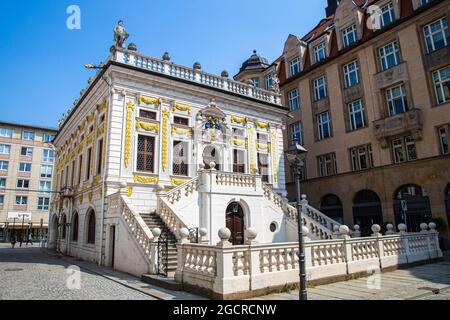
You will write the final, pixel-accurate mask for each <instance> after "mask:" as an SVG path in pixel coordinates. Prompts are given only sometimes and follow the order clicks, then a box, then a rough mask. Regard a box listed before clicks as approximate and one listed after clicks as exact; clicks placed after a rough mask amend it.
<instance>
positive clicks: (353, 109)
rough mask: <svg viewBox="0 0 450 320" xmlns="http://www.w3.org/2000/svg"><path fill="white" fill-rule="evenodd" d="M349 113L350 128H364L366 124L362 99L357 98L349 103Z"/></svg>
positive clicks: (352, 129)
mask: <svg viewBox="0 0 450 320" xmlns="http://www.w3.org/2000/svg"><path fill="white" fill-rule="evenodd" d="M348 114H349V117H350V130H351V131H354V130H357V129H361V128H364V127H365V126H366V120H365V118H366V117H365V110H364V105H363V102H362V100H356V101H353V102H351V103H349V104H348Z"/></svg>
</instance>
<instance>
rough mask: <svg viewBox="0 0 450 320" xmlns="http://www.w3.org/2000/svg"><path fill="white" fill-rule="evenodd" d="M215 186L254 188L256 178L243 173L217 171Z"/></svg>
mask: <svg viewBox="0 0 450 320" xmlns="http://www.w3.org/2000/svg"><path fill="white" fill-rule="evenodd" d="M216 184H217V185H219V186H230V187H241V188H242V187H244V188H246V187H248V188H256V176H255V175H250V174H243V173H233V172H222V171H217V173H216Z"/></svg>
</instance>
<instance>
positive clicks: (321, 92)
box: [313, 76, 328, 101]
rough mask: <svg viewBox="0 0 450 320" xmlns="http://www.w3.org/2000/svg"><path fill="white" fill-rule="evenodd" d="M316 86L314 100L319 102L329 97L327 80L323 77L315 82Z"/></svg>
mask: <svg viewBox="0 0 450 320" xmlns="http://www.w3.org/2000/svg"><path fill="white" fill-rule="evenodd" d="M313 86H314V99H315V101H319V100H321V99H324V98H326V97H327V96H328V88H327V78H326V77H325V76H321V77H319V78H317V79H315V80H314V81H313Z"/></svg>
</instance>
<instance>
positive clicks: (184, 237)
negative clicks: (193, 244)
mask: <svg viewBox="0 0 450 320" xmlns="http://www.w3.org/2000/svg"><path fill="white" fill-rule="evenodd" d="M178 234H179V236H180V243H187V242H188V238H189V230H188V229H187V228H181V229H180V230H179V231H178Z"/></svg>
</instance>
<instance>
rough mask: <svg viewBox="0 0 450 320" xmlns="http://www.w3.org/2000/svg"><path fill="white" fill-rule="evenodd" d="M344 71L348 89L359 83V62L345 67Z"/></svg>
mask: <svg viewBox="0 0 450 320" xmlns="http://www.w3.org/2000/svg"><path fill="white" fill-rule="evenodd" d="M343 69H344V82H345V87H346V88H349V87H352V86H354V85H356V84H358V83H359V81H360V80H359V66H358V61H357V60H353V61H352V62H350V63H348V64H346V65H344V67H343Z"/></svg>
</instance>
